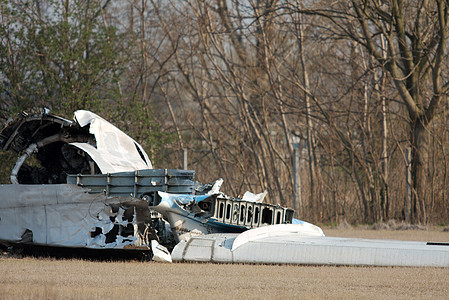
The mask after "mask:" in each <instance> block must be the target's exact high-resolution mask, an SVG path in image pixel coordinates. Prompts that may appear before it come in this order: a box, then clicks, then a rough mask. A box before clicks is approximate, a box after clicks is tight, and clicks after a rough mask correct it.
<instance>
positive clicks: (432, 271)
mask: <svg viewBox="0 0 449 300" xmlns="http://www.w3.org/2000/svg"><path fill="white" fill-rule="evenodd" d="M324 231H325V233H326V235H328V236H346V237H363V238H384V239H402V240H421V241H422V240H425V241H436V242H449V232H443V231H442V230H441V228H436V229H433V230H405V231H394V230H369V229H364V228H361V229H360V228H358V229H353V228H343V229H341V228H340V229H335V228H324ZM303 297H306V298H313V299H317V298H319V299H323V298H325V299H329V298H332V299H334V298H358V299H360V298H370V299H384V298H395V299H410V298H419V299H422V298H424V299H430V298H432V299H449V268H405V267H394V268H392V267H387V268H384V267H336V266H297V265H294V266H293V265H243V264H240V265H230V264H188V263H176V264H163V263H155V262H139V261H120V262H98V261H86V260H73V259H66V260H55V259H49V258H41V259H36V258H29V257H28V258H7V257H5V256H2V257H0V299H104V298H110V299H148V298H157V299H174V298H176V299H191V298H197V299H211V298H218V299H237V298H239V299H242V298H253V299H254V298H257V299H272V298H274V299H280V298H303Z"/></svg>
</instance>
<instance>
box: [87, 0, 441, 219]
mask: <svg viewBox="0 0 449 300" xmlns="http://www.w3.org/2000/svg"><path fill="white" fill-rule="evenodd" d="M91 1H92V0H91ZM102 4H103V5H102V6H101V7H103V8H104V10H102V14H101V15H99V17H101V18H102V21H103V22H105V23H106V24H108V25H111V26H114V27H115V28H117V30H118V32H120V33H121V34H123V37H124V40H123V42H125V41H126V44H127V45H132V46H129V47H126V53H122V54H124V55H125V56H126V57H128V59H129V61H127V65H126V68H124V69H121V70H120V72H118V73H117V75H118V76H119V78H120V80H119V82H118V83H117V84H118V85H119V86H120V94H121V95H120V97H121V98H120V99H121V101H122V102H123V103H122V105H123V107H125V108H126V109H123V110H120V111H117V110H115V109H114V105H112V106H111V105H109V106H108V108H106V107H103V110H104V112H105V114H106V117H108V116H110V117H113V118H115V120H116V122H117V123H118V125H119V126H121V127H125V129H127V130H129V132H130V133H131V135H132V136H133V137H135V138H137V139H138V140H139V141H140V142H142V143H143V144H144V146H145V147H146V149H147V150H148V151H149V152H150V154H151V155H152V156H153V157H157V163H156V167H163V168H167V167H169V168H179V167H181V159H182V151H183V149H187V150H188V152H189V167H190V168H192V169H195V170H196V174H197V178H198V180H200V181H203V182H205V181H212V180H214V179H216V178H219V177H222V178H224V179H225V186H224V187H223V190H224V191H225V192H227V193H228V194H230V195H235V196H237V195H240V196H241V195H243V193H244V192H245V191H246V190H251V191H254V192H262V191H263V190H267V191H268V192H269V193H268V197H267V199H266V201H269V202H271V203H280V204H282V205H287V206H295V209H296V210H297V216H298V217H299V218H302V219H306V220H310V221H313V222H329V223H330V222H336V223H338V222H342V221H347V222H350V223H365V222H368V223H372V222H379V221H388V220H389V219H399V220H406V221H408V222H414V223H428V222H432V223H447V222H448V221H449V218H448V215H449V214H448V213H449V204H448V200H447V197H448V188H447V186H448V185H447V181H448V174H447V169H448V161H447V159H446V153H447V148H448V146H449V144H448V135H447V130H446V128H447V125H449V124H448V120H447V114H446V109H447V107H448V101H447V100H448V99H447V93H448V88H449V84H448V82H449V74H448V70H449V69H448V59H447V58H448V57H447V56H448V50H447V46H448V35H449V33H448V22H447V21H448V15H449V14H448V9H449V3H448V2H447V1H445V0H433V1H428V0H422V1H399V0H391V1H377V0H353V1H333V2H332V3H331V4H329V3H328V2H327V1H319V0H316V1H309V2H302V1H299V0H295V1H294V0H284V1H281V0H278V1H277V0H248V1H237V0H230V1H225V0H214V1H204V0H186V1H174V0H127V1H122V2H114V1H110V2H109V1H107V3H105V1H103V2H102ZM123 48H125V47H123ZM100 113H101V112H100ZM150 120H151V122H152V123H151V124H152V125H151V126H148V122H150ZM153 123H157V124H158V125H157V124H153ZM155 126H160V130H161V132H162V133H163V134H167V135H168V136H169V137H170V138H167V139H166V140H164V143H163V145H162V147H160V148H154V147H152V141H154V139H149V138H148V136H149V135H150V133H149V132H148V128H154V127H155ZM158 128H159V127H158ZM294 163H296V166H295V167H294V166H293V164H294ZM294 172H297V174H294ZM295 177H296V178H297V179H298V180H299V181H300V182H299V184H297V185H296V186H295V184H294V183H295ZM294 195H296V196H294ZM294 200H295V201H294Z"/></svg>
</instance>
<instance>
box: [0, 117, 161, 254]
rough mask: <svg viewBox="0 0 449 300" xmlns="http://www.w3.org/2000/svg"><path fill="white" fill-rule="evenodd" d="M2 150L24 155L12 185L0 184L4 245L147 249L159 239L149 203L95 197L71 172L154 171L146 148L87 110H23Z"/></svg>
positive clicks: (2, 136) (0, 139)
mask: <svg viewBox="0 0 449 300" xmlns="http://www.w3.org/2000/svg"><path fill="white" fill-rule="evenodd" d="M0 148H1V149H2V150H4V151H8V150H9V151H13V152H15V153H17V154H19V157H18V159H17V161H16V164H15V166H14V167H13V169H12V172H11V177H10V179H11V183H12V184H10V185H0V241H4V242H7V243H18V244H35V245H41V246H51V247H53V246H54V247H60V246H63V247H72V248H79V247H83V248H92V249H112V248H116V249H124V248H129V249H141V250H149V249H150V248H149V245H150V241H151V240H152V239H154V238H155V231H154V228H153V225H152V216H151V212H150V211H149V210H148V205H147V203H146V202H145V201H143V200H141V199H137V198H134V197H132V196H131V195H130V194H128V195H126V197H123V196H106V195H104V194H102V195H101V194H92V193H90V192H89V190H88V189H85V188H82V187H78V186H76V185H71V184H67V175H68V174H101V173H108V172H122V171H135V170H137V169H150V168H152V165H151V162H150V160H149V158H148V156H147V154H146V153H145V151H144V150H143V148H142V147H141V146H140V145H139V144H138V143H137V142H135V141H134V140H133V139H132V138H130V137H129V136H127V135H126V134H124V133H123V132H122V131H120V130H119V129H118V128H116V127H115V126H114V125H112V124H110V123H109V122H107V121H106V120H104V119H102V118H101V117H99V116H97V115H95V114H94V113H92V112H89V111H83V110H80V111H76V112H75V114H74V120H73V121H71V120H67V119H64V118H61V117H57V116H54V115H50V114H48V113H46V112H41V113H34V114H28V113H25V112H23V113H21V114H20V115H19V116H18V117H17V118H15V119H11V120H9V121H8V122H7V123H6V126H5V127H4V129H3V130H2V131H1V132H0Z"/></svg>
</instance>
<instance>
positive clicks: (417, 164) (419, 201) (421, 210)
mask: <svg viewBox="0 0 449 300" xmlns="http://www.w3.org/2000/svg"><path fill="white" fill-rule="evenodd" d="M413 125H414V126H413V127H412V132H411V140H412V160H411V165H412V183H413V191H412V203H411V204H412V207H411V210H412V211H411V213H412V215H411V222H412V223H415V224H416V223H426V221H427V213H426V194H427V193H426V191H427V181H428V180H427V165H426V162H427V161H429V160H428V156H429V149H428V141H429V136H428V133H427V130H426V128H425V126H424V124H423V122H422V121H421V120H417V121H416V122H414V124H413Z"/></svg>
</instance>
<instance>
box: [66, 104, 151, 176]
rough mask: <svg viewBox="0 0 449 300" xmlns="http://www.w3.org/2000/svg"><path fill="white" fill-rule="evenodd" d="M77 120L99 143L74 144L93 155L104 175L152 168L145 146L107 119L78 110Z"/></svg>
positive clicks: (76, 113)
mask: <svg viewBox="0 0 449 300" xmlns="http://www.w3.org/2000/svg"><path fill="white" fill-rule="evenodd" d="M75 120H76V121H77V122H78V124H79V125H80V126H81V127H82V128H84V127H86V126H87V125H89V133H91V134H93V135H94V137H95V141H96V143H95V145H91V144H89V143H79V142H78V143H70V145H72V146H75V147H77V148H79V149H81V150H83V151H85V152H86V153H87V154H89V155H90V157H92V159H93V160H94V161H95V162H96V163H97V165H98V167H99V168H100V170H101V173H103V174H104V173H115V172H124V171H133V170H141V169H151V168H152V165H151V161H150V159H149V158H148V155H147V154H146V153H145V151H144V150H143V148H142V146H140V145H139V144H138V143H137V142H136V141H134V140H133V139H132V138H130V137H129V136H128V135H126V134H125V133H123V131H121V130H120V129H118V128H117V127H115V126H114V125H112V124H111V123H109V122H108V121H106V120H105V119H103V118H101V117H99V116H97V115H96V114H94V113H92V112H90V111H86V110H78V111H76V112H75Z"/></svg>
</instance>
